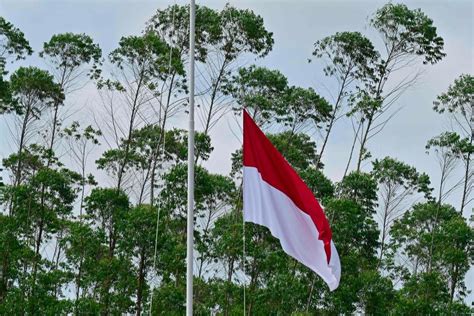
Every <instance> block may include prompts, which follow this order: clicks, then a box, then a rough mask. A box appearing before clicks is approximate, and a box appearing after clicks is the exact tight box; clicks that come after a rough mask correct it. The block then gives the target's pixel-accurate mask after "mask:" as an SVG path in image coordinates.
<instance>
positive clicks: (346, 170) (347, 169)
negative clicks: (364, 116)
mask: <svg viewBox="0 0 474 316" xmlns="http://www.w3.org/2000/svg"><path fill="white" fill-rule="evenodd" d="M361 126H362V123H359V127H357V132H356V134H355V135H354V141H353V142H352V147H351V152H350V154H349V160H348V161H347V165H346V169H345V170H344V176H343V177H342V178H343V179H344V178H345V177H346V175H347V172H348V171H349V166H350V165H351V161H352V155H353V154H354V148H355V144H356V142H357V137H358V136H359V131H360V128H361Z"/></svg>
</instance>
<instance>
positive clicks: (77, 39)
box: [39, 33, 102, 151]
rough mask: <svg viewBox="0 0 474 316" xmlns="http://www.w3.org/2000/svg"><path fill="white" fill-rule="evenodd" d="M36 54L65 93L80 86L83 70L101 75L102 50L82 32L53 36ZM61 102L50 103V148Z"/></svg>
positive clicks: (53, 140)
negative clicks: (49, 69)
mask: <svg viewBox="0 0 474 316" xmlns="http://www.w3.org/2000/svg"><path fill="white" fill-rule="evenodd" d="M39 55H40V57H42V58H45V59H46V60H47V62H48V63H50V64H51V66H52V68H53V69H54V72H55V79H56V82H57V83H58V85H59V87H60V89H61V90H62V91H63V93H65V94H66V93H70V92H73V91H75V90H77V89H80V87H81V85H80V84H79V85H78V83H79V80H80V79H81V78H80V77H81V76H82V75H84V74H85V73H86V72H88V75H89V76H90V77H91V78H98V76H99V75H100V69H99V66H100V59H101V56H102V50H101V49H100V47H99V45H98V44H96V43H94V42H93V40H92V38H91V37H90V36H88V35H85V34H74V33H63V34H56V35H53V37H51V39H50V40H49V42H47V43H44V45H43V51H42V52H40V54H39ZM88 65H90V66H91V69H90V70H87V69H85V68H86V67H87V66H88ZM60 105H61V102H59V100H56V102H54V104H53V106H52V111H53V115H52V122H51V131H50V133H51V135H50V138H49V142H48V148H49V150H51V151H52V150H53V149H54V143H55V141H56V134H57V132H58V129H59V126H60V125H61V118H60V114H59V106H60Z"/></svg>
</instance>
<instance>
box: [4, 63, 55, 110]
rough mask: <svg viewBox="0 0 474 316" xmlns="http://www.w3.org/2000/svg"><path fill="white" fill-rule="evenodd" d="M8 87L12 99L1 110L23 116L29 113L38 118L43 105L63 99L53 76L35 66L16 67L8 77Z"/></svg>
mask: <svg viewBox="0 0 474 316" xmlns="http://www.w3.org/2000/svg"><path fill="white" fill-rule="evenodd" d="M9 88H10V91H11V94H12V99H13V101H12V103H11V104H6V107H5V108H4V109H3V111H7V112H14V113H16V114H17V115H23V116H24V115H27V114H28V113H29V114H30V115H31V116H32V117H34V118H35V119H39V118H40V115H41V111H42V110H43V109H44V107H46V106H48V105H51V104H52V103H53V102H62V100H63V99H64V94H63V93H62V91H61V88H60V87H59V85H58V84H56V83H55V82H54V79H53V77H52V76H51V75H50V74H49V73H48V72H47V71H44V70H41V69H39V68H36V67H20V68H18V69H17V70H16V71H15V72H14V73H13V74H12V75H11V77H10V84H9Z"/></svg>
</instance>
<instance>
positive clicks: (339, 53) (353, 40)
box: [309, 32, 379, 159]
mask: <svg viewBox="0 0 474 316" xmlns="http://www.w3.org/2000/svg"><path fill="white" fill-rule="evenodd" d="M313 56H315V57H316V58H323V59H324V60H327V61H328V64H327V66H326V67H325V68H324V74H325V75H326V76H328V77H335V79H336V80H337V82H338V90H337V94H336V95H337V97H336V99H335V101H334V107H333V109H332V111H331V114H330V119H329V123H328V126H327V130H326V134H325V136H324V140H323V144H322V146H321V150H320V152H319V157H320V158H319V159H321V157H322V156H323V153H324V150H325V148H326V145H327V142H328V140H329V135H330V134H331V131H332V128H333V126H334V124H335V123H336V121H337V120H338V119H340V118H341V117H342V115H344V114H342V115H341V109H342V106H343V104H344V103H343V102H344V99H345V98H347V97H348V96H349V95H351V94H352V93H353V92H352V91H351V86H352V84H353V83H356V84H357V83H358V82H359V81H360V82H364V80H367V79H370V78H372V77H373V72H374V69H372V67H373V64H374V62H375V61H376V60H377V59H378V58H379V53H378V52H377V51H376V50H375V48H374V46H373V45H372V43H371V42H370V40H368V39H367V38H366V37H364V36H363V35H362V34H360V33H359V32H338V33H336V34H334V35H332V36H328V37H325V38H324V39H322V40H319V41H317V42H316V43H315V44H314V51H313ZM309 61H310V62H311V59H310V60H309ZM356 137H357V136H356Z"/></svg>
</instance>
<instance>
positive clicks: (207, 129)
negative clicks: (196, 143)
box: [194, 60, 227, 164]
mask: <svg viewBox="0 0 474 316" xmlns="http://www.w3.org/2000/svg"><path fill="white" fill-rule="evenodd" d="M226 66H227V61H226V60H224V62H223V63H222V67H221V69H220V70H219V75H218V76H217V79H216V83H215V85H214V87H213V89H212V94H211V104H210V106H209V112H208V113H207V118H206V124H205V128H204V132H203V133H204V135H208V134H209V128H210V125H211V117H212V109H213V107H214V102H215V99H216V96H217V90H218V89H219V85H220V83H221V79H222V76H223V75H224V70H225V67H226ZM200 155H201V153H200V151H199V150H198V151H197V153H196V158H194V164H197V163H198V161H199V156H200Z"/></svg>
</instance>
